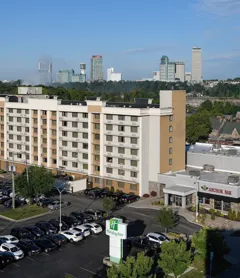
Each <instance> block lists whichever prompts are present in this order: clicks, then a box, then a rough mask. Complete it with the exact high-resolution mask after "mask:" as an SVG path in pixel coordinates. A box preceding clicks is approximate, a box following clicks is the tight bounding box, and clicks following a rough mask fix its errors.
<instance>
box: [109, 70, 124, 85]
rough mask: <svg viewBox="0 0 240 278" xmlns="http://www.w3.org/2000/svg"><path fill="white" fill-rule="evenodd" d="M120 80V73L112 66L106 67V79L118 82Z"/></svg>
mask: <svg viewBox="0 0 240 278" xmlns="http://www.w3.org/2000/svg"><path fill="white" fill-rule="evenodd" d="M121 80H122V74H121V73H118V72H114V68H108V69H107V81H115V82H119V81H121Z"/></svg>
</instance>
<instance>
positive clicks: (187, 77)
mask: <svg viewBox="0 0 240 278" xmlns="http://www.w3.org/2000/svg"><path fill="white" fill-rule="evenodd" d="M185 81H187V82H191V81H192V73H191V72H185Z"/></svg>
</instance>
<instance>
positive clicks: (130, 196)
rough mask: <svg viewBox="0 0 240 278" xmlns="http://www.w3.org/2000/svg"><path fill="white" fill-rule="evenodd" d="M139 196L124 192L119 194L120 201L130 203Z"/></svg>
mask: <svg viewBox="0 0 240 278" xmlns="http://www.w3.org/2000/svg"><path fill="white" fill-rule="evenodd" d="M139 198H140V197H139V196H137V195H134V194H124V195H122V196H121V202H123V203H132V202H135V201H137V200H139Z"/></svg>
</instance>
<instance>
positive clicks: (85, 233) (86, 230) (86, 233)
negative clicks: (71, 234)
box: [70, 225, 91, 237]
mask: <svg viewBox="0 0 240 278" xmlns="http://www.w3.org/2000/svg"><path fill="white" fill-rule="evenodd" d="M70 230H71V231H72V230H74V231H77V232H80V233H81V234H82V235H83V237H88V236H90V235H91V232H90V229H89V228H87V227H86V226H85V225H77V226H76V227H74V228H71V229H70Z"/></svg>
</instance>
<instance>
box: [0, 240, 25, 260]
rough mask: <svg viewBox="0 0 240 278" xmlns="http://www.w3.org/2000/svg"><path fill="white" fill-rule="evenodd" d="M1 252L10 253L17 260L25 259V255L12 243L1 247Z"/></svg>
mask: <svg viewBox="0 0 240 278" xmlns="http://www.w3.org/2000/svg"><path fill="white" fill-rule="evenodd" d="M0 251H3V252H9V253H11V254H12V255H13V257H14V259H15V260H20V259H22V258H23V257H24V253H23V251H22V250H21V249H19V248H18V247H17V246H16V245H14V244H11V243H3V244H2V245H1V246H0Z"/></svg>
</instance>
